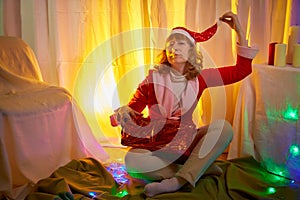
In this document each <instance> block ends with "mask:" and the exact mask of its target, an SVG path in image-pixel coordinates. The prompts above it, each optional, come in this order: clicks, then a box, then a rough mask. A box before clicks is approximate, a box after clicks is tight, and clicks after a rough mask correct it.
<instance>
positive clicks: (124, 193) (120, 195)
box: [116, 190, 128, 197]
mask: <svg viewBox="0 0 300 200" xmlns="http://www.w3.org/2000/svg"><path fill="white" fill-rule="evenodd" d="M126 195H128V192H127V190H122V191H120V192H118V193H117V194H116V196H117V197H124V196H126Z"/></svg>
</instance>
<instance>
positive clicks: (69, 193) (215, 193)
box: [27, 157, 300, 200]
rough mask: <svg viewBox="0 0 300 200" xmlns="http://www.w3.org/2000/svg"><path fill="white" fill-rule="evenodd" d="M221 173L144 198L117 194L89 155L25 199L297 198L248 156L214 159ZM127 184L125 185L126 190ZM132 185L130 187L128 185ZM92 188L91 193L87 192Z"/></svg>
mask: <svg viewBox="0 0 300 200" xmlns="http://www.w3.org/2000/svg"><path fill="white" fill-rule="evenodd" d="M215 163H216V164H217V165H219V166H220V167H221V168H222V169H223V171H224V173H223V175H221V176H212V175H210V176H209V175H208V176H204V177H202V178H201V179H200V180H199V181H198V183H197V185H196V187H195V188H192V187H191V186H185V187H183V188H182V189H181V190H180V191H178V192H175V193H166V194H160V195H157V196H155V197H152V198H146V197H145V196H144V195H143V193H142V187H143V186H142V185H141V186H140V188H141V190H140V191H141V192H140V193H134V194H133V193H130V192H129V194H127V195H125V196H120V195H118V194H120V192H122V190H124V188H125V187H124V186H122V188H120V185H118V184H117V183H116V182H115V180H114V178H113V176H112V175H111V174H110V173H109V172H108V171H107V170H106V168H105V167H104V166H103V165H102V164H101V163H99V162H98V161H96V160H95V159H92V158H85V159H80V160H73V161H71V162H70V163H68V164H67V165H65V166H63V167H60V168H59V169H57V170H56V171H55V172H54V173H53V174H52V175H51V176H50V177H49V178H46V179H43V180H40V181H39V182H38V183H37V185H36V189H35V191H33V192H32V193H31V194H29V195H28V196H27V200H41V199H43V200H50V199H51V200H52V199H56V200H60V199H63V200H71V199H126V200H140V199H149V200H150V199H151V200H152V199H172V200H176V199H177V200H182V199H197V200H199V199H200V200H201V199H203V200H208V199H209V200H220V199H222V200H227V199H234V200H235V199H236V200H246V199H247V200H249V199H287V200H290V199H291V200H292V199H293V200H294V199H300V185H299V183H295V182H293V181H291V180H289V179H286V178H283V177H280V176H277V175H274V174H271V173H269V172H267V171H266V170H265V169H264V168H263V167H262V166H261V165H260V164H259V163H257V162H256V161H255V160H254V159H253V158H252V157H247V158H239V159H233V160H229V161H216V162H215ZM130 187H133V185H132V186H131V185H130V184H128V185H127V189H128V191H131V190H130ZM135 187H138V186H137V185H135ZM131 189H132V188H131ZM91 192H93V193H91Z"/></svg>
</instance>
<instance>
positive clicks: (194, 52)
mask: <svg viewBox="0 0 300 200" xmlns="http://www.w3.org/2000/svg"><path fill="white" fill-rule="evenodd" d="M171 39H176V40H182V39H184V40H185V41H187V42H188V43H189V44H190V45H191V47H192V48H191V49H190V53H189V57H188V60H187V62H186V65H185V72H184V75H185V78H186V79H187V80H191V79H193V78H195V77H197V76H198V75H199V73H200V72H201V69H202V67H203V66H202V63H203V55H202V53H201V52H200V51H199V50H198V49H197V46H196V45H195V44H194V43H193V42H191V41H190V40H189V39H188V38H187V37H186V36H184V35H182V34H178V33H176V34H172V35H170V36H169V37H168V38H167V40H166V42H168V41H169V40H171ZM170 67H171V64H170V63H169V62H168V59H167V55H166V50H163V51H162V52H161V53H160V54H158V56H157V57H156V65H155V66H154V68H155V69H157V70H158V71H159V72H160V73H168V72H169V71H170Z"/></svg>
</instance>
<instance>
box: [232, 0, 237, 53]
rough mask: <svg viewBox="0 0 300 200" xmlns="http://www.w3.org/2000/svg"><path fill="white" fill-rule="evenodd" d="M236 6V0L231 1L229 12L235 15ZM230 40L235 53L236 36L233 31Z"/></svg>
mask: <svg viewBox="0 0 300 200" xmlns="http://www.w3.org/2000/svg"><path fill="white" fill-rule="evenodd" d="M237 5H238V0H231V11H232V12H233V13H237ZM231 39H232V43H231V45H232V50H233V52H236V34H235V32H234V31H231ZM234 54H235V53H234Z"/></svg>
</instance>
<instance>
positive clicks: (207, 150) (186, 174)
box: [125, 120, 233, 186]
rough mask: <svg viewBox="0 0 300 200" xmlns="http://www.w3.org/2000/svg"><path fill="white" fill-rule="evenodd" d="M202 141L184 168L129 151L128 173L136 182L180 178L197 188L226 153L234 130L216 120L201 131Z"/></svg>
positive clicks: (154, 156) (148, 155)
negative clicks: (197, 183) (206, 173)
mask: <svg viewBox="0 0 300 200" xmlns="http://www.w3.org/2000/svg"><path fill="white" fill-rule="evenodd" d="M203 132H206V134H205V136H204V137H202V138H201V140H200V141H199V142H198V144H197V145H196V146H195V148H194V149H193V151H192V153H191V155H190V156H189V158H188V159H187V160H186V162H185V163H184V164H183V165H178V164H175V163H172V162H171V161H168V160H164V159H162V158H160V157H158V156H156V155H153V153H152V152H151V151H148V150H145V149H134V148H133V149H130V150H129V151H128V152H127V154H126V156H125V166H126V168H127V171H128V173H129V174H130V175H131V176H132V177H135V178H143V179H148V180H162V179H166V178H171V177H173V176H179V177H182V178H184V179H185V180H187V181H188V182H189V183H190V184H191V185H192V186H195V184H196V182H197V181H198V180H199V178H200V177H201V176H202V175H203V174H204V173H205V171H206V170H207V168H208V167H209V166H210V165H211V164H212V163H213V162H214V161H215V160H216V159H217V158H218V157H219V156H220V155H221V154H222V153H223V152H224V150H225V149H226V148H227V146H228V145H229V143H230V142H231V140H232V137H233V129H232V127H231V125H230V124H229V123H228V122H227V121H225V120H217V121H215V122H213V123H211V124H210V125H208V126H204V127H201V128H199V129H198V134H203Z"/></svg>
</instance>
